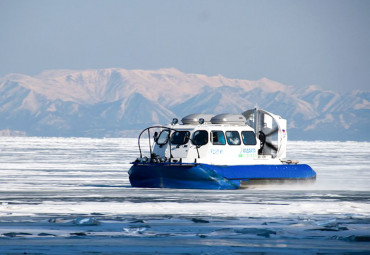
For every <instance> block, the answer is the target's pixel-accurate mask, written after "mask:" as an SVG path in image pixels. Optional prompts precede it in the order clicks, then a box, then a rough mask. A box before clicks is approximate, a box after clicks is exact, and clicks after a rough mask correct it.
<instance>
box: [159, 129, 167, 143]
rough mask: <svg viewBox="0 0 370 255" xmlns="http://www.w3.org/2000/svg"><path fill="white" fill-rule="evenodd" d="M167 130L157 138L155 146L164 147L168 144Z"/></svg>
mask: <svg viewBox="0 0 370 255" xmlns="http://www.w3.org/2000/svg"><path fill="white" fill-rule="evenodd" d="M169 132H170V131H169V130H163V131H162V132H161V133H160V134H159V137H158V139H157V144H158V145H165V144H166V143H167V142H168V134H169Z"/></svg>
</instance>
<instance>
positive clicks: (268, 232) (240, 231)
mask: <svg viewBox="0 0 370 255" xmlns="http://www.w3.org/2000/svg"><path fill="white" fill-rule="evenodd" d="M234 232H235V233H238V234H244V235H245V234H247V235H257V236H263V237H266V238H268V237H270V235H276V232H275V231H273V230H270V229H264V228H262V229H259V228H242V229H234Z"/></svg>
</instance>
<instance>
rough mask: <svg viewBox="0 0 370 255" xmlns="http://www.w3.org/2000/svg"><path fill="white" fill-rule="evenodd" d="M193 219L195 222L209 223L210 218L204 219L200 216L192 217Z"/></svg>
mask: <svg viewBox="0 0 370 255" xmlns="http://www.w3.org/2000/svg"><path fill="white" fill-rule="evenodd" d="M191 221H192V222H194V223H209V221H208V220H203V219H199V218H192V219H191Z"/></svg>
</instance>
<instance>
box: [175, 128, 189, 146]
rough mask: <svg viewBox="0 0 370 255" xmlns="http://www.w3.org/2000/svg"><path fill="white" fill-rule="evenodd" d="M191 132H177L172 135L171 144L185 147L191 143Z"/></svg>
mask: <svg viewBox="0 0 370 255" xmlns="http://www.w3.org/2000/svg"><path fill="white" fill-rule="evenodd" d="M189 138H190V132H189V131H175V132H173V133H172V135H171V144H175V145H183V144H186V143H188V142H189Z"/></svg>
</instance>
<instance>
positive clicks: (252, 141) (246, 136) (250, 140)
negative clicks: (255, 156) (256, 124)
mask: <svg viewBox="0 0 370 255" xmlns="http://www.w3.org/2000/svg"><path fill="white" fill-rule="evenodd" d="M242 140H243V143H244V145H256V144H257V141H256V135H255V134H254V132H253V131H242Z"/></svg>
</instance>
